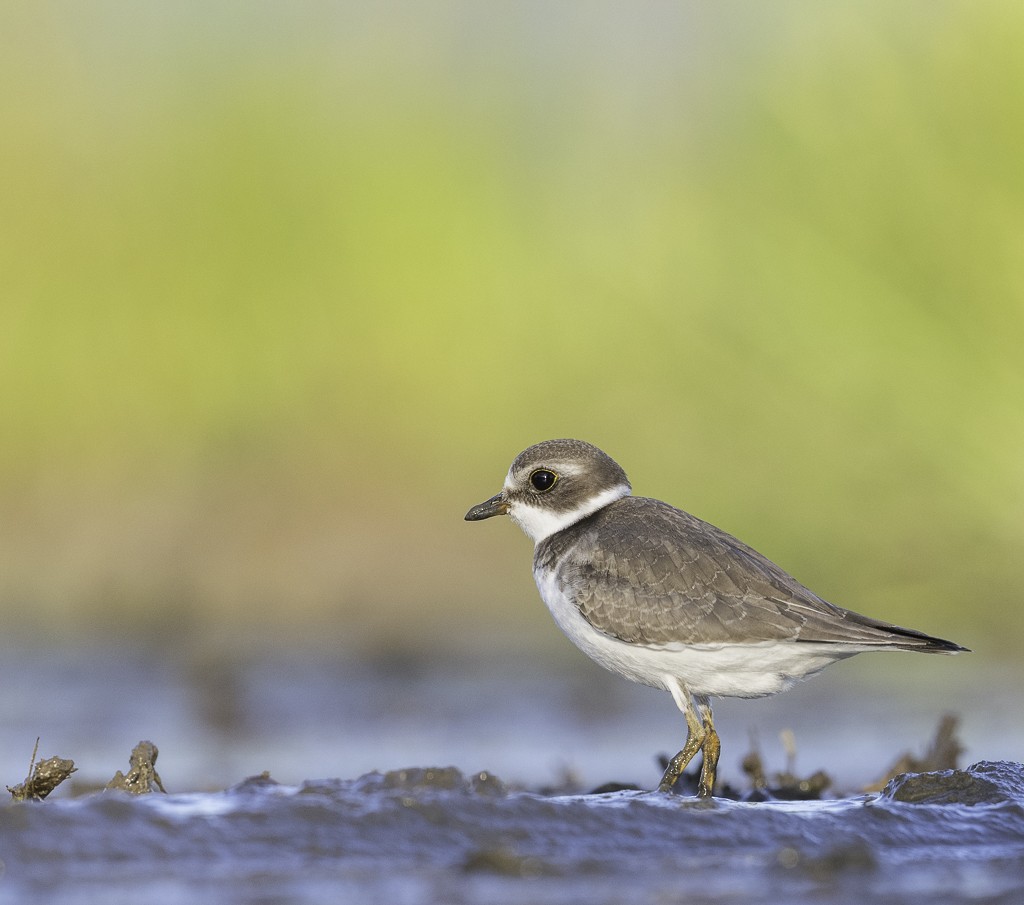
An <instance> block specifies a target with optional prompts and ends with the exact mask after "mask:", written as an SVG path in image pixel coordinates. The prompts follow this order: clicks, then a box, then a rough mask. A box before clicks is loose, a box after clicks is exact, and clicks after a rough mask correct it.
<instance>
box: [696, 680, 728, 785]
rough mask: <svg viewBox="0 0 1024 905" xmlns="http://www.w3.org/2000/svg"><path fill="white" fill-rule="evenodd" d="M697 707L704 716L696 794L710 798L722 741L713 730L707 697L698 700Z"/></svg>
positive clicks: (713, 724)
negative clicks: (700, 764) (701, 756)
mask: <svg viewBox="0 0 1024 905" xmlns="http://www.w3.org/2000/svg"><path fill="white" fill-rule="evenodd" d="M697 706H698V708H699V710H700V712H701V715H702V716H703V717H704V727H703V728H704V744H703V746H702V749H703V751H704V763H703V765H702V766H701V768H700V783H699V784H698V786H697V794H698V795H699V796H700V797H701V798H710V797H711V795H712V793H713V792H714V790H715V771H716V770H717V769H718V756H719V755H720V754H721V753H722V742H721V741H720V739H719V738H718V733H717V732H715V723H714V720H713V719H712V717H711V703H710V702H709V701H708V699H707V698H703V699H702V700H699V703H698V705H697Z"/></svg>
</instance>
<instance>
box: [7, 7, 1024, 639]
mask: <svg viewBox="0 0 1024 905" xmlns="http://www.w3.org/2000/svg"><path fill="white" fill-rule="evenodd" d="M1022 40H1024V12H1022V11H1021V10H1020V8H1019V7H1017V6H1016V5H1014V4H1010V3H985V4H970V3H966V2H953V3H943V4H932V3H923V2H921V3H909V4H900V5H898V7H891V6H890V5H888V4H884V3H881V2H879V3H870V4H863V5H858V6H857V7H856V8H849V9H838V8H827V7H825V6H820V5H817V4H812V3H797V2H790V3H781V4H773V5H772V6H771V7H765V8H758V9H756V10H755V9H753V8H751V7H750V6H749V5H746V4H716V5H714V6H712V5H709V4H703V5H680V6H671V7H670V6H667V5H663V4H657V3H647V4H639V5H637V6H635V7H634V8H631V11H630V12H629V13H628V14H627V13H625V12H623V11H622V10H620V9H619V8H617V7H616V6H614V5H603V4H595V5H590V4H579V5H572V4H567V5H564V6H563V5H559V7H558V8H557V9H548V8H545V7H541V6H536V7H535V6H532V5H528V4H523V5H514V4H510V5H505V6H499V5H483V6H477V5H473V4H468V3H460V2H449V3H441V4H432V5H429V8H426V7H422V6H419V5H415V4H408V5H401V4H399V5H393V6H391V5H389V6H381V7H377V6H375V5H372V6H365V7H364V6H361V5H357V4H351V5H346V4H319V3H305V4H298V5H289V6H279V5H277V4H272V3H246V4H242V3H229V2H220V3H215V4H210V5H203V6H201V7H200V6H198V5H195V6H193V5H188V4H155V3H154V4H145V5H135V4H124V3H113V2H111V3H95V4H89V5H75V4H62V3H50V4H10V5H7V6H5V7H4V9H3V11H2V12H0V77H2V79H3V82H4V84H5V85H6V86H8V90H7V91H5V92H3V93H2V95H0V126H2V131H3V135H4V136H5V138H4V140H3V141H2V142H0V201H2V205H3V210H4V211H5V216H4V217H3V218H2V220H0V272H2V274H3V296H2V300H0V305H2V308H0V424H2V437H0V511H2V512H3V513H4V517H3V518H2V520H0V522H2V524H0V607H3V613H4V617H3V618H4V622H5V625H7V626H10V628H11V630H19V631H21V630H23V631H44V632H48V633H58V634H66V635H68V636H69V637H75V636H77V635H79V634H81V633H87V632H90V631H112V630H114V631H124V632H126V633H128V632H133V631H134V632H158V633H161V632H166V631H169V630H171V629H174V630H176V631H181V630H184V631H188V632H197V633H201V632H207V631H213V630H226V631H232V632H234V631H243V630H244V631H248V632H254V633H256V634H265V635H269V636H272V637H273V636H274V634H275V633H282V632H291V633H294V634H296V635H302V634H313V635H316V636H319V637H327V638H330V639H338V640H347V639H358V638H364V637H373V636H375V635H378V634H379V633H381V632H382V631H384V630H387V631H389V632H392V631H395V630H396V627H400V628H401V631H402V632H403V634H406V635H408V637H410V638H417V637H423V636H428V637H433V638H440V637H446V636H450V635H453V634H454V635H462V634H465V635H471V634H472V633H473V632H474V631H491V630H492V629H490V628H489V627H488V625H487V624H486V621H487V620H491V619H494V620H498V622H499V624H500V625H503V626H508V625H515V627H516V630H517V631H523V630H525V629H527V628H533V629H536V631H537V632H538V633H540V634H541V635H542V636H543V637H548V632H549V631H550V626H549V624H548V622H547V616H546V614H545V613H544V611H543V608H542V606H541V604H540V603H539V601H537V600H536V599H535V592H534V591H533V590H532V584H531V581H530V577H529V568H528V560H529V549H528V544H527V543H526V542H525V540H524V539H523V538H521V537H517V536H513V534H514V529H512V528H511V527H510V526H508V525H496V524H494V523H489V524H488V525H487V526H485V527H477V526H466V525H464V524H463V523H462V521H461V517H462V514H463V512H464V511H465V510H466V509H467V508H468V507H469V505H470V504H472V503H474V502H477V501H479V500H480V499H483V498H484V497H486V496H488V495H490V494H491V493H493V492H494V491H495V490H496V489H497V487H498V486H499V484H500V481H501V479H502V477H503V475H504V472H505V470H506V469H507V466H508V462H509V461H510V459H511V457H512V456H513V455H515V454H516V453H517V452H518V451H519V450H520V449H522V448H524V447H525V446H527V445H529V444H530V443H533V442H536V441H537V440H540V439H544V438H546V437H551V436H581V437H584V438H585V439H589V440H591V441H592V442H595V443H597V444H599V445H601V446H603V447H604V448H606V449H607V450H608V452H610V453H611V454H612V455H613V456H615V457H616V458H617V459H619V461H620V462H622V464H623V465H624V466H625V467H626V468H627V470H628V471H629V472H630V475H631V477H632V478H633V483H634V487H635V489H636V491H637V492H638V493H643V494H648V495H653V496H661V497H663V498H666V499H668V500H670V501H671V502H674V503H676V504H677V505H680V506H682V507H684V508H687V509H690V510H691V511H694V512H695V513H697V514H699V515H701V516H703V517H705V518H709V519H711V520H712V521H715V522H716V523H718V524H721V525H722V526H723V527H725V528H727V529H729V530H731V531H733V532H734V533H737V534H739V535H740V536H741V537H743V538H744V539H745V540H747V541H748V542H750V543H752V544H754V545H755V546H757V547H759V548H760V549H762V550H763V551H764V552H765V553H767V554H768V555H770V556H772V557H773V558H775V559H777V560H778V561H780V563H782V564H783V565H784V566H786V567H787V568H788V569H789V570H790V571H792V572H794V573H795V574H796V575H797V576H798V577H800V578H801V579H802V580H804V581H805V582H806V583H808V584H810V585H811V586H812V587H814V588H815V589H816V590H818V591H819V592H820V593H822V594H823V595H825V596H826V597H829V598H830V599H833V600H834V601H835V602H837V603H841V604H843V605H846V606H851V607H853V608H855V609H859V610H862V611H865V612H869V613H871V614H872V615H876V616H881V617H884V618H889V619H892V620H894V621H901V622H904V623H906V624H911V625H914V626H916V627H919V628H922V629H925V630H928V631H932V632H935V633H938V634H945V635H947V636H952V637H955V639H956V640H958V641H961V642H962V643H965V644H968V645H970V646H974V647H981V646H988V647H994V648H997V649H1002V650H1004V651H1011V650H1014V649H1016V648H1017V646H1018V645H1019V644H1020V641H1021V640H1022V637H1024V616H1022V615H1021V608H1020V606H1019V597H1020V593H1021V589H1022V581H1021V579H1020V576H1019V570H1018V568H1017V565H1016V563H1017V559H1018V554H1019V551H1020V549H1021V546H1022V542H1024V522H1022V519H1021V517H1020V514H1021V512H1022V507H1024V467H1022V464H1021V463H1022V446H1024V442H1022V441H1024V424H1022V417H1021V410H1022V402H1021V401H1022V399H1024V365H1022V363H1021V362H1022V356H1021V351H1020V350H1021V348H1022V339H1024V310H1022V300H1024V216H1022V212H1024V204H1022V201H1024V171H1022V168H1021V166H1020V160H1021V158H1022V150H1024V148H1022V145H1024V135H1022V130H1024V110H1022V108H1021V106H1020V102H1019V100H1020V97H1021V96H1022V90H1024V58H1022V57H1021V54H1020V47H1021V46H1022ZM551 634H552V635H553V634H554V633H553V632H552V633H551Z"/></svg>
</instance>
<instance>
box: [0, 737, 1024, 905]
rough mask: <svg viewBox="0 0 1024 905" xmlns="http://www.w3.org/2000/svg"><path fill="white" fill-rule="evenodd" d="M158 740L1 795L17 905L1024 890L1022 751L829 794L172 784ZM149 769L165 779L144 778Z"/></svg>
mask: <svg viewBox="0 0 1024 905" xmlns="http://www.w3.org/2000/svg"><path fill="white" fill-rule="evenodd" d="M155 750H156V749H155V746H153V745H151V744H150V743H142V744H140V745H139V746H137V747H136V749H135V751H133V755H132V761H131V764H132V766H131V770H130V771H129V774H128V775H127V776H125V777H124V780H125V782H124V785H123V786H122V787H120V789H119V790H117V789H115V786H114V785H113V784H111V785H108V787H107V789H108V790H107V791H103V792H96V793H91V794H88V795H84V796H81V797H77V798H63V799H52V798H51V799H50V800H48V801H45V802H44V801H28V800H26V801H21V802H19V803H11V804H9V805H7V806H5V807H3V808H0V861H2V875H0V903H6V902H12V903H13V902H19V901H43V900H46V901H61V902H68V903H92V902H96V903H99V902H104V903H110V902H118V901H128V900H129V899H130V900H132V901H135V900H138V901H147V902H148V903H155V905H161V903H167V905H171V903H177V902H187V901H192V900H195V898H196V897H197V896H207V897H209V896H211V895H213V896H215V898H216V900H217V901H221V902H227V903H232V902H239V903H241V902H278V901H282V902H283V901H288V902H319V901H338V902H347V901H352V902H385V901H388V902H442V901H443V902H448V903H461V902H485V903H486V902H494V903H520V902H521V903H534V905H536V903H541V905H543V903H578V902H581V901H586V902H588V903H589V905H601V903H613V902H644V901H666V902H676V901H686V902H706V903H719V902H720V903H726V902H736V901H743V902H750V903H766V905H767V903H773V905H774V903H778V902H789V903H794V902H795V903H801V902H808V903H810V902H816V903H820V902H823V901H824V902H836V903H845V902H850V903H854V902H856V903H857V905H862V903H863V900H864V896H865V895H870V896H872V898H873V899H874V900H876V901H878V902H883V903H885V902H893V903H895V902H901V903H902V902H909V903H917V902H921V903H924V902H928V903H936V902H937V903H944V902H960V901H965V900H971V901H983V902H986V903H997V902H1007V903H1009V902H1019V901H1021V900H1022V897H1024V766H1022V765H1021V764H1017V763H1009V762H991V763H990V762H981V763H976V764H974V765H972V766H970V767H968V768H967V769H964V770H959V769H950V770H941V771H932V772H922V773H904V774H901V775H899V776H897V777H895V778H893V779H892V780H890V781H889V782H888V783H887V785H886V786H885V787H884V788H883V789H882V790H881V791H879V792H875V793H865V794H861V795H857V796H853V797H846V798H841V799H831V800H825V799H819V800H802V801H801V800H779V799H777V798H775V797H772V796H771V795H770V794H769V793H768V792H767V791H766V790H765V789H761V790H755V791H758V792H759V795H758V796H756V797H757V798H759V799H761V800H746V801H732V800H728V799H723V798H716V799H714V800H711V801H707V800H698V799H695V798H692V797H689V796H686V795H682V794H671V795H668V794H661V793H657V792H647V791H630V790H625V791H605V792H598V793H594V794H564V793H549V794H543V793H540V792H537V791H528V790H522V789H516V788H510V787H509V786H508V785H506V783H504V782H503V781H502V780H501V779H500V778H498V777H496V776H494V775H492V774H490V773H486V772H480V773H475V774H464V773H462V772H461V771H460V770H458V769H456V768H454V767H440V768H420V767H417V768H409V769H405V770H393V771H388V772H373V773H369V774H366V775H363V776H360V777H358V778H355V779H348V780H342V779H325V780H313V781H308V782H304V783H301V784H299V785H284V784H279V783H277V782H275V781H274V780H273V779H272V778H271V777H270V776H269V775H268V774H262V775H260V776H255V777H252V778H250V779H247V780H245V781H243V782H241V783H239V784H237V785H235V786H233V787H232V788H230V789H227V790H224V791H220V792H211V793H184V794H181V793H179V794H165V793H163V792H161V791H160V790H159V785H158V784H157V783H158V779H157V777H156V773H155V769H154V768H153V761H154V760H155V756H153V755H154V754H155ZM132 776H135V777H136V778H137V779H138V780H139V782H135V781H133V780H131V779H130V777H132ZM142 780H145V782H146V783H147V784H148V787H149V789H150V792H149V794H132V793H135V792H138V791H140V783H141V781H142ZM748 797H749V796H748Z"/></svg>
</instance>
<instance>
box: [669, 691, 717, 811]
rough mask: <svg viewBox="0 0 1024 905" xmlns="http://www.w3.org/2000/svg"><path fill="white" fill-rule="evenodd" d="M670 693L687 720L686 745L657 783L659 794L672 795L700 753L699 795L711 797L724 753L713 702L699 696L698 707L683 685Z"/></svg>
mask: <svg viewBox="0 0 1024 905" xmlns="http://www.w3.org/2000/svg"><path fill="white" fill-rule="evenodd" d="M669 690H670V691H671V692H672V697H673V698H674V699H675V702H676V704H677V705H678V706H679V709H680V710H682V711H683V716H684V717H685V718H686V744H685V745H683V750H682V751H680V752H679V753H678V754H677V755H676V756H675V757H673V758H672V760H670V761H669V762H668V766H667V767H666V768H665V773H664V775H663V776H662V777H661V782H660V783H658V791H659V792H671V791H672V787H673V786H674V785H675V784H676V780H678V779H679V777H680V776H682V774H683V771H684V770H685V769H686V768H687V766H688V765H689V763H690V761H691V760H693V758H694V756H695V755H696V754H697V752H698V751H703V752H704V764H703V766H702V767H701V771H700V783H699V784H698V786H697V794H698V795H699V796H700V797H701V798H710V797H711V795H712V793H713V792H714V788H715V770H716V769H717V768H718V756H719V754H720V753H721V750H722V743H721V742H720V741H719V738H718V733H717V732H715V725H714V721H713V720H712V717H711V702H710V701H709V700H708V699H707V697H705V696H704V695H698V696H697V698H696V703H697V706H696V707H695V706H694V701H693V700H692V699H691V698H690V695H689V694H688V693H687V691H686V689H684V688H683V687H682V686H681V685H678V684H675V685H672V686H670V689H669ZM698 710H699V712H700V715H699V717H698Z"/></svg>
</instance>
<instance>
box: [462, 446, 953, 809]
mask: <svg viewBox="0 0 1024 905" xmlns="http://www.w3.org/2000/svg"><path fill="white" fill-rule="evenodd" d="M631 492H632V488H631V487H630V484H629V480H628V478H627V477H626V473H625V472H624V471H623V470H622V468H620V467H619V465H618V464H617V463H616V462H615V461H614V460H612V459H611V458H610V457H609V456H608V455H606V454H605V453H603V452H602V451H601V450H599V449H598V448H597V447H596V446H591V445H590V444H589V443H584V442H583V441H581V440H548V441H545V442H544V443H538V444H537V445H536V446H531V447H530V448H529V449H527V450H525V451H524V452H522V453H520V454H519V455H518V456H517V457H516V459H515V461H514V462H513V463H512V467H511V468H510V469H509V471H508V476H507V477H506V478H505V484H504V487H503V488H502V490H501V493H498V494H497V495H495V496H493V497H491V498H490V499H489V500H487V501H486V502H483V503H480V504H479V505H477V506H474V507H473V508H472V509H470V510H469V512H467V513H466V519H467V520H468V521H479V520H481V519H486V518H490V517H491V516H495V515H508V516H509V518H511V519H512V521H514V522H515V523H516V524H517V525H519V527H520V528H522V529H523V531H524V532H526V534H527V535H528V536H529V537H530V539H531V540H533V542H534V544H535V547H534V554H533V576H534V579H535V580H536V582H537V587H538V589H539V590H540V596H541V597H542V598H543V599H544V602H545V603H546V604H547V606H548V609H549V610H551V615H552V616H554V617H555V622H557V623H558V626H559V628H561V629H562V631H563V632H565V634H566V635H568V636H569V639H570V640H571V641H572V642H573V643H574V644H575V645H576V646H577V647H578V648H580V650H582V651H583V652H584V653H585V654H587V656H589V657H590V658H591V659H593V660H596V661H597V662H598V663H600V664H601V665H602V666H604V667H605V668H607V669H610V670H612V671H613V672H617V673H619V674H620V675H622V676H625V677H626V678H627V679H631V680H633V681H634V682H641V683H643V684H644V685H651V686H654V687H655V688H663V689H665V690H666V691H668V692H670V693H671V695H672V697H673V699H674V700H675V702H676V705H677V706H678V707H679V709H680V710H681V711H682V712H683V716H684V717H685V718H686V726H687V738H686V744H685V745H684V746H683V749H682V750H681V751H680V752H679V753H678V754H676V756H675V757H673V758H672V760H671V761H670V762H669V764H668V767H667V769H666V770H665V774H664V776H663V777H662V779H661V783H660V784H659V786H658V789H659V790H660V791H665V792H667V791H669V790H671V788H672V787H673V785H674V784H675V782H676V780H677V779H678V778H679V776H680V774H681V773H682V772H683V770H684V769H685V768H686V765H687V764H688V763H689V762H690V760H691V759H692V758H693V756H694V755H695V754H696V753H697V752H698V751H703V754H704V758H703V765H702V767H701V773H700V781H699V785H698V793H699V794H700V795H701V796H705V797H706V796H710V795H711V794H712V791H713V789H714V784H715V768H716V766H717V764H718V755H719V751H720V749H721V746H720V743H719V740H718V734H717V733H716V732H715V726H714V721H713V719H712V714H711V698H713V697H738V698H757V697H762V696H764V695H770V694H775V693H776V692H779V691H784V690H785V689H787V688H789V687H790V686H792V685H793V684H794V683H795V682H796V681H798V680H799V679H804V678H806V677H807V676H811V675H814V674H815V673H817V672H820V671H821V670H822V669H824V668H825V667H826V666H828V665H830V664H831V663H834V662H836V661H837V660H842V659H845V658H846V657H852V656H853V655H854V654H859V653H862V652H863V651H870V650H915V651H923V652H925V653H942V654H951V653H957V652H958V651H963V650H966V648H964V647H961V646H960V645H959V644H954V643H953V642H951V641H943V640H942V639H941V638H933V637H931V636H930V635H926V634H924V633H923V632H918V631H914V630H913V629H907V628H900V627H899V626H897V625H891V624H889V623H888V622H880V621H879V620H877V619H872V618H870V617H868V616H861V615H859V614H857V613H854V612H851V611H850V610H844V609H842V608H841V607H838V606H834V605H833V604H831V603H828V602H826V601H824V600H822V599H821V598H820V597H819V596H818V595H817V594H815V593H813V592H812V591H809V590H808V589H807V588H805V587H804V586H803V585H802V584H800V582H798V581H797V580H796V579H795V578H793V577H792V576H790V575H789V574H787V573H786V572H784V571H783V570H782V569H780V568H779V567H778V566H777V565H775V563H773V562H771V561H770V560H768V559H766V558H765V557H764V556H762V555H761V554H760V553H758V552H757V551H756V550H753V549H751V548H750V547H748V546H747V545H746V544H744V543H742V542H741V541H739V540H737V539H736V538H734V537H732V536H731V535H729V534H727V533H726V532H725V531H722V530H721V529H719V528H716V527H714V525H709V524H708V523H707V522H704V521H701V520H700V519H699V518H696V517H695V516H692V515H690V514H689V513H687V512H683V511H682V510H680V509H676V508H675V507H673V506H670V505H668V504H667V503H663V502H661V501H660V500H652V499H646V498H644V497H635V496H631Z"/></svg>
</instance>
